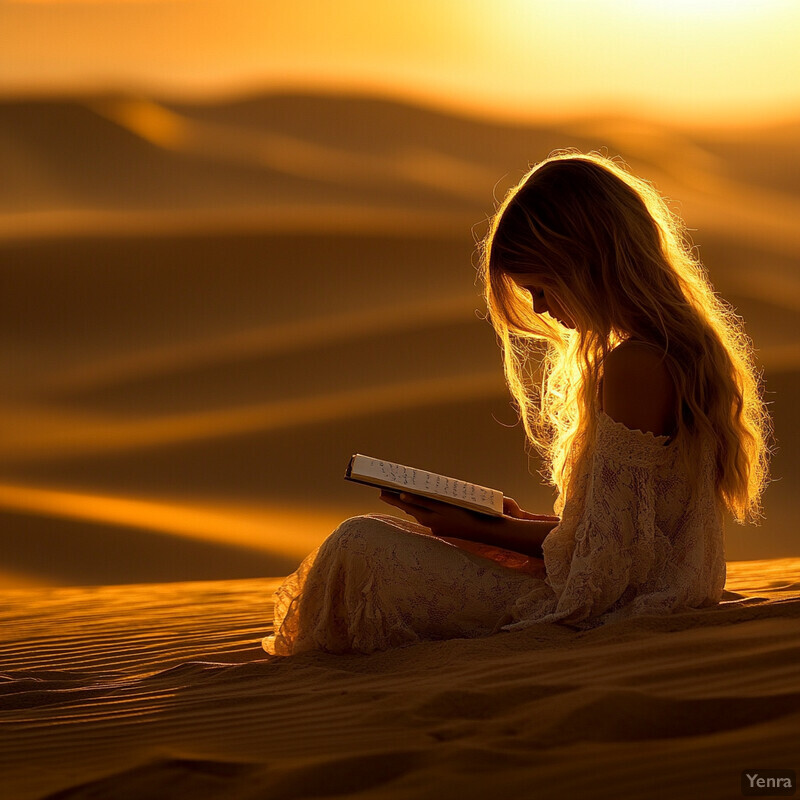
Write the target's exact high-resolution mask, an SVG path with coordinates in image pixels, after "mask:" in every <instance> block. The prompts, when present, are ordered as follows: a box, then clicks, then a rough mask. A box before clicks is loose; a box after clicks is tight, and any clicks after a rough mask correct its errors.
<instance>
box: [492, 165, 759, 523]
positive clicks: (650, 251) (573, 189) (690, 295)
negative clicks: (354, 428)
mask: <svg viewBox="0 0 800 800" xmlns="http://www.w3.org/2000/svg"><path fill="white" fill-rule="evenodd" d="M478 248H479V257H480V264H479V272H480V276H481V278H482V280H483V286H484V293H485V299H486V304H487V308H488V311H489V318H490V321H491V323H492V325H493V327H494V329H495V332H496V334H497V337H498V342H499V344H500V347H501V350H502V354H503V364H504V370H505V376H506V381H507V383H508V387H509V389H510V391H511V394H512V397H513V398H514V401H515V405H516V406H517V409H518V411H519V413H520V417H521V419H522V422H523V425H524V427H525V432H526V435H527V439H528V441H529V443H530V445H532V446H533V447H534V448H535V449H536V450H537V451H538V452H539V454H540V455H541V456H542V458H543V461H544V465H545V467H544V470H542V471H540V474H542V477H543V478H544V479H545V480H546V481H547V482H548V483H550V484H552V485H555V486H556V487H557V489H558V491H559V498H558V500H557V501H556V510H557V513H560V509H561V508H563V503H564V500H565V498H566V497H568V496H569V495H570V493H571V490H572V489H571V478H572V477H573V475H574V472H575V471H574V469H573V467H574V465H575V464H577V463H579V462H580V461H581V460H582V459H583V458H584V457H587V455H588V451H589V449H590V448H591V446H592V442H593V441H594V437H595V431H596V425H597V420H596V414H595V413H594V409H595V402H596V398H597V394H598V382H599V380H600V378H601V376H602V362H603V359H604V358H605V357H606V356H607V355H608V353H609V352H610V351H611V350H613V349H614V348H615V347H616V346H617V345H619V344H621V343H622V342H623V341H625V340H627V339H634V340H639V341H643V342H648V343H650V344H653V345H655V346H656V347H658V348H659V350H660V351H661V352H662V359H663V361H664V363H665V365H666V367H667V368H668V370H669V373H670V375H671V376H672V378H673V380H674V383H675V387H676V390H677V398H676V405H675V409H674V410H675V419H676V420H677V428H676V433H675V435H674V442H673V446H674V447H676V448H677V449H678V451H679V454H680V459H681V461H682V463H683V468H684V469H685V471H686V474H687V475H688V476H689V478H690V484H691V487H692V493H693V495H694V492H695V491H696V490H697V487H698V486H699V484H700V475H699V472H700V470H701V469H702V464H703V458H702V450H703V448H704V445H705V443H706V442H710V443H711V444H712V452H713V453H714V454H715V459H716V500H717V503H718V504H719V507H720V508H723V507H727V509H728V510H729V511H730V512H731V513H732V514H733V516H734V518H735V520H736V521H737V522H739V523H741V524H744V522H745V521H746V520H747V518H749V519H750V521H752V522H754V523H756V524H758V520H759V518H763V514H762V513H761V495H762V493H763V491H764V489H765V488H766V486H767V484H768V483H769V460H770V456H771V454H772V453H771V449H770V444H769V440H770V439H771V438H772V434H773V427H772V419H771V417H770V415H769V413H768V411H767V408H766V404H765V403H764V401H763V399H762V391H763V384H762V376H761V374H760V373H759V372H758V371H757V370H756V367H755V361H754V358H753V345H752V342H751V340H750V339H749V337H748V336H747V334H746V333H745V330H744V323H743V320H742V319H741V318H740V317H738V316H737V315H736V314H735V311H734V309H733V308H732V307H731V306H730V305H728V304H727V303H726V302H725V301H724V300H722V299H721V298H720V297H719V296H718V295H716V294H715V292H714V289H713V287H712V285H711V283H710V281H709V278H708V275H707V273H706V270H705V268H704V267H703V265H702V264H701V263H700V262H699V260H698V259H697V258H696V257H695V256H694V255H693V248H692V244H691V242H690V240H689V237H688V234H687V233H686V229H685V227H684V224H683V222H682V221H681V219H680V218H679V217H678V216H676V215H674V214H673V213H672V212H671V211H670V209H669V207H668V206H667V203H666V202H665V201H664V199H663V198H662V197H661V195H660V194H659V193H658V191H657V190H656V189H654V188H653V186H652V185H651V184H649V183H648V182H646V181H644V180H642V179H640V178H637V177H636V176H634V175H633V174H631V173H630V171H629V170H628V169H627V167H626V166H625V165H624V164H623V163H622V162H620V161H618V160H612V159H609V158H607V157H605V156H602V155H600V154H598V153H589V154H583V153H579V152H576V151H572V150H567V151H558V152H557V153H555V154H554V155H551V156H550V157H549V158H547V159H546V160H544V161H542V162H540V163H539V164H536V165H535V166H534V167H532V168H531V169H529V171H528V172H527V173H526V174H525V175H524V177H523V178H522V180H521V181H520V182H519V183H518V184H517V185H516V186H515V187H513V188H512V189H510V190H509V192H508V193H507V195H506V197H505V199H504V200H503V201H502V203H501V204H500V205H499V207H498V208H497V209H496V211H495V213H494V215H493V217H492V219H491V224H490V229H489V232H488V234H487V235H486V236H485V238H484V239H483V240H482V241H481V242H479V245H478ZM514 276H517V277H520V276H524V277H525V278H527V279H528V280H531V282H534V281H535V283H536V285H537V286H539V287H541V288H544V289H546V290H547V292H548V294H549V295H550V296H552V297H554V298H555V299H556V301H558V302H559V303H561V305H562V306H563V307H564V308H565V309H566V310H567V311H568V313H569V316H570V317H571V318H572V319H573V320H574V322H575V328H574V329H571V328H567V327H564V326H562V325H560V324H559V323H558V322H556V321H555V320H553V319H552V318H550V317H548V316H542V315H539V314H537V313H535V312H534V311H533V309H532V307H531V296H530V293H529V292H528V291H526V290H524V289H522V288H520V286H519V285H518V284H517V283H516V282H515V280H514Z"/></svg>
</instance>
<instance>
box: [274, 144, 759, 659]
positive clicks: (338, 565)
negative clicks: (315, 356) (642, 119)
mask: <svg viewBox="0 0 800 800" xmlns="http://www.w3.org/2000/svg"><path fill="white" fill-rule="evenodd" d="M480 252H481V266H480V270H481V276H482V279H483V285H484V291H485V298H486V303H487V307H488V309H489V315H490V320H491V322H492V325H493V326H494V329H495V331H496V333H497V336H498V340H499V343H500V346H501V349H502V354H503V359H504V367H505V375H506V380H507V383H508V386H509V389H510V391H511V394H512V395H513V398H514V400H515V402H516V404H517V406H518V408H519V412H520V415H521V418H522V421H523V424H524V426H525V432H526V434H527V438H528V440H529V442H530V444H531V445H532V446H533V447H535V448H536V449H537V451H538V452H539V453H540V454H541V455H542V457H543V460H544V463H545V470H544V471H543V473H542V474H543V476H544V477H545V478H546V479H547V480H548V481H549V482H550V483H551V484H552V485H555V486H556V487H557V490H558V496H557V499H556V501H555V508H554V511H555V512H556V516H549V515H536V514H531V513H529V512H526V511H523V510H522V509H521V508H520V507H519V506H518V505H517V504H516V503H515V502H514V501H513V500H511V499H510V498H509V499H507V500H506V505H505V508H504V512H505V513H504V516H503V517H502V518H493V519H489V518H486V517H482V516H478V515H476V514H474V513H472V512H470V511H465V510H462V509H458V508H454V507H452V506H449V505H445V504H442V503H437V502H435V501H432V500H428V499H424V498H422V497H418V496H410V495H401V496H400V497H399V498H397V497H394V496H392V495H389V494H386V493H382V494H381V499H382V500H383V501H384V502H386V503H388V504H389V505H393V506H395V507H397V508H399V509H400V510H402V511H404V512H406V513H407V514H409V515H410V516H411V517H413V518H414V519H415V520H416V521H415V522H411V521H406V520H403V519H400V518H397V517H393V516H388V515H381V514H368V515H365V516H358V517H353V518H351V519H348V520H346V521H345V522H343V523H342V524H341V525H340V526H339V527H338V528H337V529H336V530H335V531H334V532H333V533H332V534H331V535H330V536H329V537H328V538H327V539H326V540H325V541H324V542H323V543H322V544H321V545H320V546H319V547H318V548H316V549H315V550H314V551H313V552H312V553H311V554H310V555H309V556H307V557H306V559H305V560H304V561H303V563H302V564H301V565H300V567H299V568H298V569H297V571H296V572H295V573H293V574H292V575H290V576H289V577H288V578H286V580H285V581H284V582H283V584H282V585H281V586H280V588H279V589H278V590H277V592H276V593H275V623H274V634H273V635H270V636H267V637H266V638H265V639H264V641H263V646H264V649H265V650H266V651H267V652H268V653H271V654H274V655H291V654H293V653H300V652H303V651H306V650H324V651H328V652H333V653H344V652H361V653H369V652H372V651H375V650H383V649H387V648H390V647H398V646H401V645H405V644H411V643H414V642H419V641H421V640H429V639H447V638H459V637H468V638H469V637H477V636H486V635H490V634H493V633H497V632H499V631H508V630H516V629H519V628H525V627H528V626H530V625H533V624H536V623H546V622H559V623H562V624H568V625H571V626H573V627H574V628H577V629H586V628H591V627H595V626H596V625H598V624H602V623H605V622H608V621H611V620H615V619H620V618H625V617H629V616H631V615H636V614H643V613H647V614H669V613H672V612H675V611H679V610H685V609H689V608H698V607H703V606H708V605H713V604H716V603H718V602H719V600H720V599H721V596H722V591H723V587H724V585H725V557H724V548H723V513H724V511H725V509H727V510H729V511H730V512H731V513H732V514H733V516H734V517H735V519H736V521H737V522H739V523H744V521H745V520H746V518H748V517H749V518H750V519H751V521H753V522H755V521H756V520H757V519H758V518H759V517H761V516H762V515H761V513H760V497H761V494H762V493H763V490H764V489H765V488H766V484H767V483H768V466H769V456H770V455H771V452H770V449H769V447H768V442H767V439H768V438H769V437H770V436H771V434H772V425H771V419H770V417H769V414H768V413H767V410H766V407H765V404H764V402H763V400H762V399H761V386H760V382H759V376H758V375H757V373H756V370H755V366H754V362H753V355H752V344H751V342H750V340H749V339H748V337H747V336H746V334H745V332H744V329H743V327H742V321H741V318H739V317H737V316H736V315H735V314H734V312H733V310H732V309H731V308H730V307H729V306H728V305H726V304H725V303H724V302H723V301H721V300H720V299H719V298H718V296H717V295H716V294H715V293H714V290H713V288H712V286H711V284H710V283H709V280H708V277H707V275H706V273H705V271H704V269H703V267H702V266H701V265H700V263H699V262H698V261H696V260H695V258H694V257H693V256H692V253H691V247H690V245H689V243H688V241H687V238H686V237H685V235H684V228H683V226H682V223H681V222H680V220H678V219H677V218H676V217H674V216H673V215H672V214H671V213H670V211H669V210H668V208H667V206H666V204H665V202H664V201H663V199H662V198H661V197H660V195H659V194H658V193H657V192H656V191H655V190H654V189H653V188H652V187H651V186H650V185H649V184H648V183H646V182H644V181H643V180H640V179H638V178H636V177H635V176H633V175H632V174H630V173H629V172H628V171H627V169H625V168H624V167H623V166H622V165H621V164H620V163H618V162H616V161H613V160H610V159H607V158H605V157H603V156H600V155H597V154H594V153H592V154H588V155H585V154H579V153H573V152H560V153H557V154H556V155H553V156H551V157H550V158H548V159H546V160H545V161H543V162H541V163H540V164H537V165H536V166H535V167H533V168H532V169H530V171H529V172H528V173H527V174H526V175H525V176H524V177H523V179H522V180H521V181H520V183H519V184H518V185H517V186H516V187H514V188H513V189H512V190H511V191H510V192H509V193H508V195H507V196H506V198H505V199H504V201H503V202H502V204H501V205H500V207H499V208H498V209H497V211H496V213H495V215H494V217H493V219H492V221H491V225H490V230H489V233H488V234H487V236H486V238H485V239H484V241H483V242H482V246H481V248H480ZM537 365H539V366H540V370H539V372H540V377H539V378H538V379H537V378H536V377H535V376H534V369H533V367H535V366H537Z"/></svg>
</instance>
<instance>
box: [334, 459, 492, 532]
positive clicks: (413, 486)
mask: <svg viewBox="0 0 800 800" xmlns="http://www.w3.org/2000/svg"><path fill="white" fill-rule="evenodd" d="M344 477H345V479H346V480H348V481H355V482H356V483H365V484H366V485H367V486H377V487H379V488H382V489H390V490H392V491H395V492H409V493H411V494H418V495H421V496H423V497H430V498H431V499H432V500H439V501H441V502H442V503H450V504H451V505H454V506H459V507H460V508H466V509H469V510H470V511H477V512H478V513H480V514H488V515H489V516H492V517H502V516H503V493H502V492H500V491H498V490H497V489H487V488H486V487H485V486H478V485H477V484H475V483H467V482H466V481H460V480H457V479H456V478H448V477H447V476H445V475H437V474H436V473H435V472H426V471H425V470H422V469H415V468H414V467H404V466H403V465H402V464H395V463H394V462H392V461H382V460H381V459H379V458H372V457H370V456H362V455H360V454H358V453H356V455H354V456H353V457H352V458H351V459H350V463H349V464H348V465H347V471H346V472H345V474H344Z"/></svg>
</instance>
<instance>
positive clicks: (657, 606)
mask: <svg viewBox="0 0 800 800" xmlns="http://www.w3.org/2000/svg"><path fill="white" fill-rule="evenodd" d="M597 413H598V427H597V438H596V440H595V446H594V448H593V453H592V456H591V458H589V459H587V461H586V463H584V464H582V465H579V466H578V467H576V469H578V476H579V478H578V482H577V489H576V492H575V494H574V496H572V497H570V498H567V499H566V501H565V502H564V501H563V500H562V498H561V497H559V498H558V499H557V500H556V503H555V513H556V514H557V515H558V516H559V517H560V518H561V522H560V523H559V525H558V526H557V527H555V528H554V529H553V530H552V531H551V532H550V534H549V535H548V536H547V538H546V539H545V541H544V543H543V546H542V551H543V556H544V559H543V561H542V560H541V559H535V558H532V557H528V556H525V555H521V554H519V553H513V552H511V551H508V550H504V549H502V548H496V547H491V546H489V545H479V544H475V543H470V542H466V541H462V540H459V539H443V538H439V537H436V536H433V535H432V534H431V533H430V531H429V530H428V529H427V528H424V527H423V526H421V525H419V524H417V523H415V522H412V521H407V520H405V519H400V518H398V517H393V516H389V515H383V514H367V515H365V516H359V517H352V518H351V519H348V520H345V521H344V522H343V523H342V524H341V525H340V526H339V527H338V528H337V529H336V530H335V531H334V532H333V533H332V534H331V535H330V536H329V537H328V538H327V539H326V540H325V541H324V542H323V543H322V544H321V545H320V546H319V547H317V548H316V549H315V550H314V551H313V552H311V553H310V554H309V555H308V556H307V557H306V558H305V559H304V560H303V562H302V563H301V564H300V566H299V567H298V569H297V570H296V571H295V572H294V573H292V574H291V575H289V576H288V577H287V578H286V579H285V580H284V582H283V583H282V584H281V586H280V587H279V588H278V589H277V591H276V592H275V596H274V600H275V617H274V632H273V633H272V634H271V635H269V636H267V637H265V638H264V640H263V647H264V650H266V651H267V652H268V653H270V654H272V655H279V656H288V655H292V654H294V653H300V652H303V651H306V650H323V651H327V652H331V653H346V652H358V653H370V652H373V651H375V650H385V649H388V648H392V647H400V646H403V645H408V644H413V643H415V642H419V641H421V640H431V639H452V638H473V637H478V636H488V635H490V634H494V633H499V632H500V631H507V630H515V629H518V628H525V627H528V626H530V625H534V624H537V623H552V622H559V623H562V624H567V625H570V626H572V627H574V628H577V629H587V628H592V627H596V626H597V625H600V624H603V623H605V622H608V621H610V620H614V619H619V618H623V617H628V616H631V615H635V614H669V613H672V612H674V611H678V610H681V609H686V608H699V607H702V606H707V605H713V604H715V603H718V602H719V601H720V600H721V598H722V592H723V588H724V585H725V556H724V542H723V522H722V516H721V514H720V509H719V507H718V505H717V503H716V500H715V493H714V472H713V469H714V468H713V461H712V459H711V455H710V451H709V450H707V451H706V457H705V465H704V467H705V468H704V472H703V476H704V477H703V481H704V483H703V486H702V487H701V491H700V492H699V493H698V498H699V499H698V500H696V501H695V502H694V503H693V504H691V505H690V504H689V502H688V497H689V494H688V491H689V487H688V485H687V481H686V478H685V477H684V475H683V474H682V472H681V470H680V467H679V465H678V460H677V451H676V449H675V448H674V447H672V446H670V444H668V443H667V440H668V438H669V437H667V436H655V435H654V434H652V433H643V432H642V431H640V430H631V429H630V428H627V427H626V426H625V425H623V424H622V423H620V422H617V421H616V420H613V419H612V418H611V417H609V416H608V415H607V414H606V413H605V412H604V411H603V410H601V409H598V411H597Z"/></svg>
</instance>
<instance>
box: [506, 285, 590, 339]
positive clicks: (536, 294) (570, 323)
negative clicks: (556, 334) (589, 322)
mask: <svg viewBox="0 0 800 800" xmlns="http://www.w3.org/2000/svg"><path fill="white" fill-rule="evenodd" d="M514 283H516V284H517V286H519V287H520V288H521V289H524V290H525V291H527V292H529V293H530V295H531V301H532V303H533V311H534V313H536V314H542V313H544V312H545V311H546V312H547V313H548V314H549V315H550V316H551V317H552V318H553V319H555V320H557V321H558V322H560V323H561V324H562V325H563V326H564V327H566V328H573V329H574V328H575V321H574V320H573V319H572V317H571V316H570V315H569V312H568V311H567V310H566V309H565V308H564V306H563V305H562V304H561V303H560V302H559V300H558V299H557V298H556V297H555V296H554V295H553V294H552V292H549V291H548V290H547V289H545V288H543V287H541V286H539V285H538V284H537V281H536V277H535V276H532V275H519V276H515V277H514Z"/></svg>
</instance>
